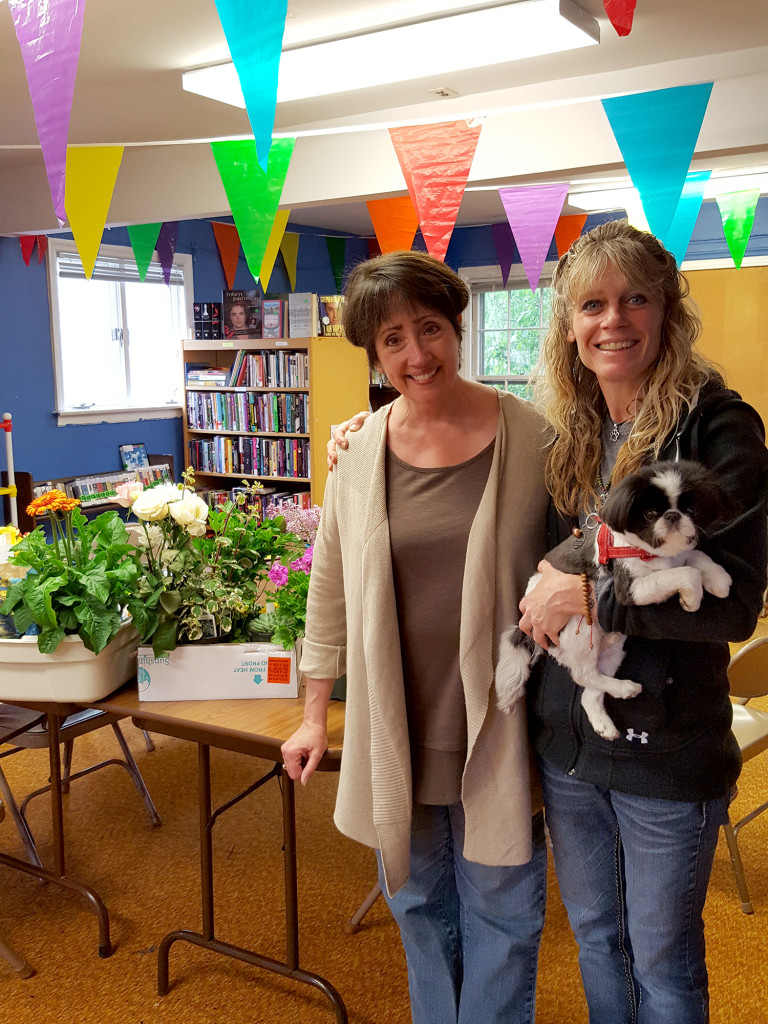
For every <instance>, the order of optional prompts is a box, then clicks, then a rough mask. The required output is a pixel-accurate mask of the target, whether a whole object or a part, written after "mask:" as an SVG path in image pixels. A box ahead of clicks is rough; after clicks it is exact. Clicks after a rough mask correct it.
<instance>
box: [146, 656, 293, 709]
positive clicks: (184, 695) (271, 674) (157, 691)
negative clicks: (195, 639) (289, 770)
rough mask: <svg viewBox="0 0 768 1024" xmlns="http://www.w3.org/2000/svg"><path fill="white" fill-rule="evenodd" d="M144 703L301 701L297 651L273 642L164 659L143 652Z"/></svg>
mask: <svg viewBox="0 0 768 1024" xmlns="http://www.w3.org/2000/svg"><path fill="white" fill-rule="evenodd" d="M138 682H139V700H142V701H144V700H147V701H149V700H254V699H257V698H259V697H296V696H297V692H298V691H297V685H296V652H295V651H286V650H283V648H282V647H276V646H275V645H274V644H269V643H249V644H224V643H221V644H189V645H188V646H185V647H177V648H176V650H175V651H171V653H170V654H169V655H168V656H167V657H165V658H156V657H155V656H154V654H153V653H152V648H151V647H140V648H139V656H138Z"/></svg>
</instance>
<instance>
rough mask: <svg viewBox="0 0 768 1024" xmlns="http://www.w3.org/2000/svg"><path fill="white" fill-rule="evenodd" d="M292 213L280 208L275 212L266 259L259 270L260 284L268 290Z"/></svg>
mask: <svg viewBox="0 0 768 1024" xmlns="http://www.w3.org/2000/svg"><path fill="white" fill-rule="evenodd" d="M290 215H291V211H290V210H278V211H277V213H276V214H275V219H274V221H273V223H272V230H271V231H270V233H269V238H268V239H267V248H266V249H265V250H264V259H263V260H262V261H261V270H260V271H259V284H260V285H261V287H262V288H263V289H264V291H267V289H268V288H269V279H270V277H271V276H272V271H273V269H274V266H275V260H276V259H277V254H278V252H279V251H280V243H281V242H282V240H283V235H284V234H285V225H286V224H287V223H288V218H289V217H290Z"/></svg>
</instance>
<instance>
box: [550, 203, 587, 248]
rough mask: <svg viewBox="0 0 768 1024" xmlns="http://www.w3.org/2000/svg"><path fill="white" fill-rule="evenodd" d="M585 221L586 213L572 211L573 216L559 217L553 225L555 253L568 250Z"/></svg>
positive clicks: (582, 228)
mask: <svg viewBox="0 0 768 1024" xmlns="http://www.w3.org/2000/svg"><path fill="white" fill-rule="evenodd" d="M586 223H587V215H586V213H574V214H573V216H568V217H560V218H559V220H558V222H557V226H556V227H555V245H556V246H557V255H558V256H562V255H563V253H566V252H568V250H569V249H570V248H571V245H572V243H573V242H575V241H576V239H577V238H578V237H579V235H580V234H581V232H582V231H583V230H584V225H585V224H586Z"/></svg>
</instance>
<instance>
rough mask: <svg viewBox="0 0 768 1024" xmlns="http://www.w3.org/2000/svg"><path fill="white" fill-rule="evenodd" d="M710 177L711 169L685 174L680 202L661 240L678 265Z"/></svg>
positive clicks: (683, 257) (682, 256) (684, 252)
mask: <svg viewBox="0 0 768 1024" xmlns="http://www.w3.org/2000/svg"><path fill="white" fill-rule="evenodd" d="M711 177H712V171H691V172H690V174H688V175H687V176H686V179H685V184H684V185H683V192H682V195H681V196H680V202H679V203H678V204H677V209H676V210H675V216H674V217H673V218H672V224H671V225H670V228H669V231H668V232H667V234H666V237H664V238H662V239H661V241H662V242H663V243H664V245H665V246H666V247H667V249H669V251H670V252H671V253H673V254H674V257H675V260H676V261H677V265H678V267H679V266H680V265H681V264H682V262H683V260H684V259H685V254H686V253H687V252H688V245H689V244H690V241H691V235H692V234H693V229H694V228H695V227H696V221H697V220H698V217H699V211H700V210H701V204H702V201H703V199H704V189H705V188H706V187H707V182H708V181H709V179H710V178H711Z"/></svg>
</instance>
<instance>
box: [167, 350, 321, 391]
mask: <svg viewBox="0 0 768 1024" xmlns="http://www.w3.org/2000/svg"><path fill="white" fill-rule="evenodd" d="M185 379H186V385H187V387H188V388H201V387H205V388H306V387H308V386H309V356H308V355H307V353H306V352H294V351H290V352H289V351H271V350H267V351H263V352H249V351H246V350H245V349H240V350H239V351H238V352H237V353H236V355H235V358H234V361H233V363H232V366H231V367H226V366H207V365H204V364H198V363H187V364H186V374H185Z"/></svg>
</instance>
